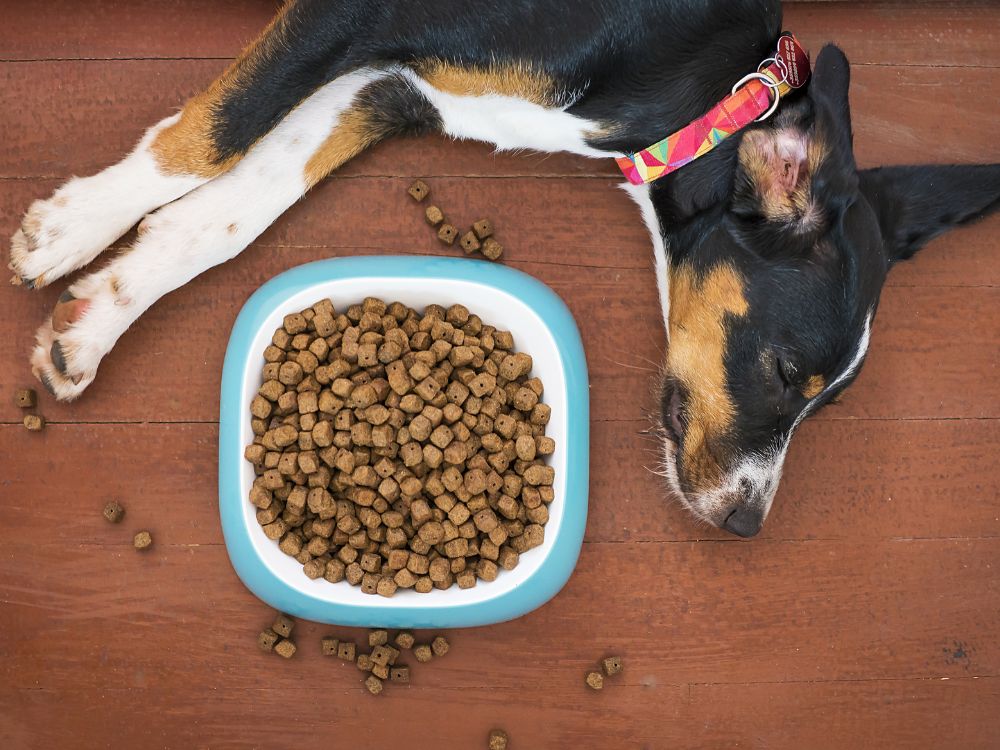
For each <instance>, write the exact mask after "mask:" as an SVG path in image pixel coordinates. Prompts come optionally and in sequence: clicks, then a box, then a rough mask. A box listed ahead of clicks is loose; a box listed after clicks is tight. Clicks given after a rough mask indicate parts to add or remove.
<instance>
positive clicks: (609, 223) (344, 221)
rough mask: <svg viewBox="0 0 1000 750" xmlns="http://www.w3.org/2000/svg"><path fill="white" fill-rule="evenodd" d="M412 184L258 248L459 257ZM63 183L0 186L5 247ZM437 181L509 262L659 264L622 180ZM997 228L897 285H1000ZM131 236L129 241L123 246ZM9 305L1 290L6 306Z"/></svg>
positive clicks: (332, 191) (315, 203)
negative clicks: (441, 237) (482, 224)
mask: <svg viewBox="0 0 1000 750" xmlns="http://www.w3.org/2000/svg"><path fill="white" fill-rule="evenodd" d="M409 180H410V178H409V177H405V176H404V177H398V178H395V179H385V178H366V179H358V180H349V181H348V180H329V181H327V182H326V183H324V184H322V185H320V186H319V187H318V188H316V189H315V190H314V191H313V192H312V193H310V195H309V196H308V197H307V198H306V199H305V200H303V201H300V202H299V203H297V204H295V205H294V206H292V208H291V209H289V211H288V212H287V213H286V214H285V215H284V216H283V217H282V218H280V219H279V220H278V221H277V222H276V223H275V225H274V226H272V227H271V228H270V229H269V230H268V231H266V232H265V233H264V234H263V235H262V236H261V237H260V238H259V239H258V240H257V242H256V243H254V247H255V248H267V250H266V252H267V253H269V254H273V253H274V252H275V249H276V248H308V247H311V246H315V247H316V248H318V249H313V250H310V251H308V252H309V257H310V258H320V257H330V256H336V255H347V254H352V253H358V252H370V253H374V252H377V251H379V250H381V251H384V252H398V253H439V254H440V253H449V252H451V251H448V250H445V249H444V248H442V247H441V246H440V245H439V244H438V243H437V241H436V240H435V239H434V236H433V234H432V233H430V232H429V231H428V229H427V227H426V225H425V224H424V222H423V221H422V219H421V217H420V212H419V209H417V208H416V207H415V206H413V205H412V204H411V203H410V202H409V201H408V200H407V199H405V198H404V197H403V192H402V191H403V190H404V189H405V186H406V185H407V184H408V181H409ZM60 182H61V181H60V180H55V179H44V178H28V179H23V180H22V179H17V180H0V186H2V189H0V238H4V240H3V241H6V237H9V236H10V235H11V234H13V233H14V231H15V230H16V229H17V227H18V226H19V225H20V221H21V217H22V216H23V214H24V212H25V211H26V210H27V208H28V206H30V205H31V202H32V201H33V200H35V199H36V198H41V197H48V196H49V195H51V194H52V192H53V191H54V190H55V189H56V188H57V187H58V186H59V184H60ZM431 184H432V190H433V191H434V194H435V200H438V201H439V202H440V203H441V205H442V206H443V207H444V208H446V209H447V210H448V213H449V214H451V215H453V216H455V217H456V220H458V221H459V224H462V225H464V224H466V223H470V222H472V221H475V220H477V219H478V218H480V217H481V216H483V215H488V216H490V217H491V218H492V219H493V222H494V225H495V226H496V227H497V231H498V235H497V236H498V237H500V238H501V240H502V241H503V242H504V245H505V247H506V253H507V261H508V262H509V261H510V260H511V259H513V260H525V261H529V260H530V261H537V262H540V263H558V264H563V265H579V266H592V267H597V268H607V269H609V272H610V271H611V270H620V269H638V270H643V271H646V270H649V269H650V268H651V267H652V261H651V256H652V249H651V245H650V241H649V234H648V232H647V231H646V228H645V226H643V224H642V223H641V221H640V219H639V215H638V211H637V210H636V207H635V205H634V204H633V202H632V201H631V200H630V199H629V198H628V197H627V196H626V195H625V194H624V193H623V192H622V191H620V190H618V189H616V185H617V183H616V182H615V181H614V180H611V179H607V180H604V179H594V180H582V179H581V180H566V179H562V178H541V177H536V178H530V179H528V178H525V179H516V180H515V179H503V180H497V179H476V180H474V181H471V182H470V181H469V180H463V179H460V178H440V177H439V178H436V179H434V180H433V181H432V183H431ZM536 189H538V190H540V191H541V192H543V193H544V194H545V196H546V200H545V201H536V200H532V199H531V196H533V195H534V194H535V190H536ZM373 217H377V218H376V219H375V221H373ZM331 219H334V220H332V221H331ZM997 221H998V219H989V220H987V222H985V223H984V224H983V225H980V226H972V227H968V228H963V229H959V230H956V231H954V232H951V233H949V234H946V235H944V236H943V237H941V238H939V239H936V240H934V242H933V243H932V244H931V245H930V246H929V247H928V248H927V249H926V250H925V251H923V252H921V253H920V254H919V255H918V256H917V257H916V258H915V259H914V260H911V261H908V262H906V263H902V264H900V265H898V266H897V267H896V268H895V269H893V272H892V273H891V274H890V275H889V280H888V282H887V284H888V286H963V287H967V286H994V287H995V286H1000V249H998V248H997V245H996V243H995V242H994V241H993V231H992V227H993V226H994V225H995V223H996V222H997ZM376 222H377V223H376ZM131 239H132V237H131V235H130V236H128V237H126V238H125V239H124V240H123V241H122V242H121V243H119V246H121V247H124V246H126V244H127V242H128V241H130V240H131ZM249 252H250V253H252V252H253V250H250V251H249ZM257 252H258V253H259V252H261V251H260V250H258V251H257ZM282 252H289V251H287V250H286V251H282ZM298 254H299V253H290V257H289V262H291V263H295V262H296V261H297V259H296V257H294V256H296V255H298ZM303 257H304V254H303ZM57 286H58V284H57ZM3 299H5V295H4V292H3V291H0V304H3V302H2V300H3Z"/></svg>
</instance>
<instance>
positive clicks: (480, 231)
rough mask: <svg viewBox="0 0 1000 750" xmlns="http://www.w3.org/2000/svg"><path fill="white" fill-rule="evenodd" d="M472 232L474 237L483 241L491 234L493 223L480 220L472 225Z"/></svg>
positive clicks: (487, 220)
mask: <svg viewBox="0 0 1000 750" xmlns="http://www.w3.org/2000/svg"><path fill="white" fill-rule="evenodd" d="M472 231H473V232H475V233H476V237H478V238H479V239H481V240H485V239H486V238H487V237H489V236H490V235H491V234H493V223H492V222H491V221H490V220H489V219H480V220H479V221H477V222H476V223H475V224H473V225H472Z"/></svg>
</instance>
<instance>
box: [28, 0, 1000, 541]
mask: <svg viewBox="0 0 1000 750" xmlns="http://www.w3.org/2000/svg"><path fill="white" fill-rule="evenodd" d="M780 32H781V7H780V3H779V2H777V1H776V0H628V2H616V1H613V0H576V1H575V2H559V1H558V0H511V1H510V2H496V3H474V2H465V1H464V0H368V1H367V2H360V3H359V2H356V1H355V0H291V1H290V2H289V3H288V4H286V5H285V7H284V8H283V9H282V11H281V13H280V14H279V16H278V17H277V19H276V20H275V21H274V23H273V24H272V26H271V27H270V28H269V29H268V30H267V31H266V32H265V33H264V35H263V36H262V37H261V38H260V39H258V40H257V42H256V43H255V44H254V45H253V46H252V47H251V48H249V49H248V51H247V52H245V53H244V55H243V56H241V58H240V59H239V60H238V61H237V62H236V63H235V64H234V66H233V67H232V68H231V69H230V70H229V71H228V72H227V74H226V75H225V76H224V77H223V79H220V81H221V82H222V83H220V84H219V85H218V86H217V87H215V88H213V89H211V90H210V93H211V92H214V93H211V96H210V97H209V101H210V103H209V106H208V110H207V111H208V113H209V114H208V116H207V117H205V116H204V111H205V110H204V109H203V108H201V107H195V108H194V112H196V114H195V115H194V116H192V117H191V118H190V119H191V121H192V123H193V124H192V123H187V124H186V122H185V120H184V119H182V121H181V123H180V126H179V127H181V130H180V131H178V132H183V133H187V134H193V139H194V140H197V141H199V143H200V139H201V133H202V131H201V130H199V127H201V126H202V123H203V122H204V123H205V124H204V127H205V128H207V136H206V138H207V140H208V141H210V145H211V149H210V150H211V153H212V156H211V157H210V159H209V161H212V160H214V165H213V164H209V165H208V166H207V168H206V165H205V164H200V165H199V164H195V163H194V162H192V165H191V169H190V172H191V173H192V174H198V175H201V176H204V177H214V176H216V175H218V174H221V172H223V171H225V170H226V169H229V168H230V166H231V165H232V164H233V163H235V161H238V160H239V158H240V157H241V156H243V155H245V154H246V153H247V152H248V151H249V150H250V149H251V148H252V147H253V146H254V144H255V143H257V142H258V141H259V140H260V139H261V138H263V137H264V136H265V135H267V134H268V133H269V132H270V131H271V130H272V129H273V128H274V127H275V126H276V125H277V124H278V123H279V122H281V121H282V119H283V118H284V117H285V116H286V115H287V114H288V113H289V112H291V111H292V110H293V109H294V108H295V107H296V106H297V105H299V104H300V103H301V102H302V101H303V100H304V99H306V98H307V97H308V96H309V95H310V94H312V93H314V92H315V91H317V90H318V89H320V88H321V87H322V86H323V85H324V84H326V83H328V82H331V81H333V80H334V79H337V78H338V77H340V76H342V75H345V74H347V73H351V72H353V71H357V70H360V69H379V70H381V71H386V70H393V71H397V72H395V73H393V74H391V75H387V76H383V77H380V78H379V79H378V80H376V81H374V82H372V83H370V84H369V85H368V86H367V87H366V88H364V89H363V90H362V91H361V92H360V94H358V96H357V99H356V100H355V102H354V103H353V104H352V107H354V109H355V110H356V112H357V113H360V114H361V115H362V116H361V117H360V118H358V119H359V121H360V122H363V123H364V132H361V133H359V132H357V128H356V129H355V131H353V132H352V137H353V138H354V139H355V140H356V142H357V144H356V145H357V147H356V148H354V147H353V145H352V144H349V145H351V146H352V148H353V150H351V149H348V148H346V147H345V149H344V152H345V153H346V152H348V151H350V154H349V155H348V156H347V157H346V158H350V155H353V153H356V152H357V151H358V150H360V149H361V148H364V147H365V146H367V145H370V144H371V143H374V142H375V141H377V140H380V139H381V138H384V137H386V136H389V135H395V134H402V133H422V132H433V131H439V130H442V129H443V128H444V123H443V121H442V117H441V115H440V113H439V112H438V111H437V110H436V109H435V107H434V106H433V105H432V104H431V102H430V101H429V100H428V99H427V98H425V96H424V94H422V93H421V91H420V89H419V88H418V86H417V85H416V83H415V81H414V78H413V77H412V75H411V76H407V75H404V74H403V71H407V70H408V72H411V73H413V72H415V74H416V75H417V76H421V77H422V75H423V74H422V70H424V69H426V66H428V65H446V66H448V67H449V68H450V69H451V70H453V71H455V70H457V71H460V72H461V71H475V74H476V75H477V76H479V77H480V79H486V80H487V84H488V79H489V77H490V76H497V80H500V78H501V77H502V76H503V74H504V71H515V72H518V75H520V74H522V73H523V72H524V71H528V73H529V78H530V79H531V80H532V81H533V82H534V83H533V85H534V86H535V90H534V94H535V96H536V97H537V100H532V101H533V103H534V104H543V105H544V106H546V107H549V108H551V109H555V110H563V111H565V112H567V113H569V114H570V115H573V116H575V117H576V118H579V120H578V121H579V122H581V123H589V124H593V127H592V129H591V130H588V131H587V134H586V138H585V140H586V143H587V144H588V146H589V147H590V148H591V149H592V150H600V151H603V152H607V153H608V155H609V157H610V156H612V155H614V154H616V153H623V152H633V151H637V150H640V149H643V148H645V147H647V146H649V145H651V144H653V143H655V142H656V141H659V140H660V139H661V138H663V137H665V136H666V135H667V134H669V133H671V132H673V131H676V130H678V129H679V128H681V127H683V126H685V125H686V124H688V123H689V122H691V121H692V120H694V119H695V118H697V117H698V116H700V115H701V114H703V113H704V112H705V111H706V110H708V109H709V108H710V107H711V106H712V105H713V104H715V103H716V102H718V101H719V100H720V99H722V98H723V97H724V96H725V95H726V94H727V93H728V92H729V91H730V88H731V87H732V86H733V84H734V83H735V82H736V81H738V80H740V79H741V78H742V77H743V76H744V75H746V74H747V73H748V72H752V71H754V70H755V69H756V68H757V65H758V63H760V61H762V60H763V59H765V58H767V57H769V56H770V55H772V54H773V53H774V50H775V48H776V44H777V39H778V36H779V34H780ZM849 79H850V74H849V65H848V62H847V59H846V58H845V56H844V55H843V53H842V52H841V51H840V50H839V49H837V48H836V47H827V48H825V49H824V50H823V51H822V52H821V53H820V54H819V56H818V57H817V59H816V60H815V65H814V74H813V77H812V80H811V81H810V82H809V84H808V85H807V86H806V87H805V88H804V89H802V90H799V91H797V92H793V93H792V94H790V95H789V96H788V97H787V98H786V99H785V100H784V101H783V102H782V105H781V108H780V110H779V111H778V113H777V114H776V115H775V116H774V117H772V118H771V119H769V120H767V121H766V122H763V123H760V124H756V125H753V126H751V127H750V128H747V129H746V130H744V131H743V132H742V133H740V134H738V135H736V136H734V137H732V138H730V139H728V140H726V141H725V142H724V143H722V144H721V145H720V146H718V147H717V148H716V149H715V150H713V151H711V152H710V153H709V154H707V155H706V156H704V157H703V158H701V159H698V160H697V161H695V162H693V163H691V164H690V165H688V166H687V167H685V168H684V169H682V170H680V171H679V172H675V173H674V174H671V175H670V176H668V177H665V178H663V179H661V180H659V181H657V182H655V183H653V184H652V185H651V186H650V187H649V188H648V194H647V195H648V199H649V202H650V204H651V206H652V210H651V212H650V213H652V214H653V215H652V217H647V218H648V221H649V223H651V229H652V231H653V232H654V235H655V237H654V239H658V240H662V244H663V246H664V247H665V248H666V260H664V261H663V265H662V268H661V272H662V273H663V274H666V275H667V276H669V279H670V283H671V294H670V297H671V308H670V313H669V318H668V320H667V321H666V322H667V326H668V334H669V337H670V350H669V352H668V356H667V362H666V365H665V378H664V385H663V393H662V412H663V414H662V429H663V435H664V438H665V442H666V446H667V450H666V474H667V476H668V477H669V478H670V479H671V484H672V486H673V488H674V489H675V490H677V492H678V493H679V494H680V496H681V498H682V499H683V501H684V502H685V504H686V505H688V506H689V507H690V508H691V509H692V510H693V511H694V512H695V513H696V514H697V515H698V516H700V517H701V518H702V519H704V520H706V521H709V522H711V523H713V524H715V525H717V526H720V527H723V528H726V529H728V530H730V531H732V532H733V533H736V534H739V535H741V536H752V535H753V534H755V533H757V531H758V530H759V529H760V526H761V524H762V523H763V520H764V517H765V516H766V514H767V511H768V509H769V507H770V503H771V500H772V498H773V495H774V491H775V489H776V486H777V481H778V478H779V477H780V472H781V464H782V462H783V459H784V452H785V450H786V448H787V443H788V440H789V439H790V437H791V434H792V433H793V432H794V429H795V427H796V426H797V424H798V423H799V421H800V420H801V419H802V418H803V417H805V416H807V415H808V414H810V413H812V412H814V411H815V410H816V409H818V408H820V407H822V406H823V405H824V404H825V403H827V402H828V401H830V400H831V399H833V398H835V397H836V396H837V395H838V394H839V393H840V391H842V390H843V389H844V388H845V387H846V386H847V385H849V384H850V382H851V381H852V380H853V378H854V377H855V376H856V374H857V371H858V368H859V367H860V364H861V362H862V361H863V358H864V354H865V351H866V348H867V340H868V331H869V330H870V323H871V316H872V315H873V314H874V311H875V309H876V307H877V304H878V299H879V294H880V291H881V288H882V285H883V283H884V280H885V277H886V274H887V272H888V271H889V269H890V268H891V266H892V264H893V263H895V262H897V261H899V260H902V259H905V258H909V257H910V256H911V255H913V253H914V252H916V250H917V249H919V248H920V247H921V246H922V245H923V244H924V243H926V242H927V241H928V240H930V239H931V238H933V237H934V236H936V235H937V234H939V233H941V232H943V231H945V230H946V229H948V228H949V227H951V226H954V225H956V224H960V223H963V222H966V221H969V220H971V219H974V218H977V217H980V216H982V215H984V214H985V213H987V212H989V211H991V210H993V209H995V208H996V207H997V203H998V197H1000V166H997V165H992V166H979V167H975V166H969V167H949V166H926V167H896V168H886V169H876V170H866V171H859V170H858V169H857V167H856V165H855V161H854V156H853V150H852V135H851V118H850V107H849V103H848V87H849ZM432 85H433V84H432ZM487 92H488V93H489V89H487ZM185 117H186V113H185ZM172 127H173V126H172ZM588 127H589V126H588ZM185 137H188V136H185ZM181 145H182V147H181V148H178V146H177V143H176V138H175V140H174V143H173V145H172V146H171V148H172V149H173V150H174V151H175V152H177V153H179V154H180V156H181V157H183V156H185V153H186V149H185V148H183V146H185V145H186V144H181ZM155 147H156V144H155V143H154V149H155ZM192 153H201V151H199V150H198V149H192ZM169 161H170V162H171V164H172V166H173V167H176V164H177V163H178V160H177V159H170V160H169ZM194 161H197V159H196V160H194ZM180 163H181V167H182V169H181V173H183V172H184V171H185V170H184V169H183V166H184V165H183V159H181V160H180ZM321 176H322V175H320V177H321ZM317 179H318V178H317ZM310 184H311V183H310ZM647 195H643V196H642V197H641V198H640V200H645V199H646V197H647ZM30 234H31V231H30V228H29V229H27V230H25V237H26V238H27V239H22V240H21V241H22V242H23V243H25V244H30V243H29V242H28V240H31V241H34V239H33V238H31V237H29V235H30ZM24 281H25V283H27V284H29V285H30V284H32V283H34V281H35V280H34V279H30V278H29V279H25V280H24ZM660 281H661V282H662V281H664V280H663V279H661V280H660ZM79 309H83V307H82V306H81V307H80V308H79ZM75 314H77V313H74V315H75ZM68 315H69V313H68V312H66V311H63V312H60V311H59V310H58V309H57V315H56V317H57V318H60V319H63V320H65V319H67V316H68ZM40 340H41V339H40ZM46 340H47V339H46ZM61 351H62V350H61V349H60V344H59V342H58V340H57V341H56V342H55V343H54V344H53V345H52V352H61ZM46 352H47V350H46V349H45V348H44V347H43V348H42V349H40V353H39V354H38V356H39V357H40V362H41V363H42V364H43V365H45V364H46V363H45V361H44V360H45V357H46ZM57 359H58V358H57V357H56V356H55V354H53V355H52V358H51V364H50V365H48V366H47V368H46V369H45V370H44V374H43V376H42V377H43V379H46V378H53V377H57V376H60V377H61V376H65V375H66V374H67V366H66V363H65V362H64V361H61V360H60V361H57ZM78 377H79V376H78ZM89 377H91V378H92V377H93V374H92V373H91V374H90V376H89ZM78 382H79V381H78V380H74V381H73V383H74V384H76V383H78ZM77 392H78V391H77ZM77 392H74V393H77ZM70 397H73V396H72V395H71V396H70Z"/></svg>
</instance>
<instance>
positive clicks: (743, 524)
mask: <svg viewBox="0 0 1000 750" xmlns="http://www.w3.org/2000/svg"><path fill="white" fill-rule="evenodd" d="M763 525H764V514H763V513H762V512H761V511H760V510H757V509H756V508H747V507H745V506H742V505H740V506H737V507H736V508H734V509H733V510H732V512H731V513H730V514H729V515H728V516H727V517H726V522H725V523H724V524H723V525H722V527H723V528H724V529H725V530H726V531H728V532H730V533H731V534H736V536H741V537H743V538H748V537H751V536H756V535H757V532H759V531H760V527H761V526H763Z"/></svg>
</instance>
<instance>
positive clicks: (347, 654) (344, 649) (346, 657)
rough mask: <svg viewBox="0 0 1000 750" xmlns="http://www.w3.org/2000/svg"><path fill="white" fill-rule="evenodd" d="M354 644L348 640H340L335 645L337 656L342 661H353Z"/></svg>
mask: <svg viewBox="0 0 1000 750" xmlns="http://www.w3.org/2000/svg"><path fill="white" fill-rule="evenodd" d="M355 650H356V649H355V646H354V644H353V643H352V642H350V641H341V642H340V645H339V646H337V658H338V659H341V660H343V661H354V655H355Z"/></svg>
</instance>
